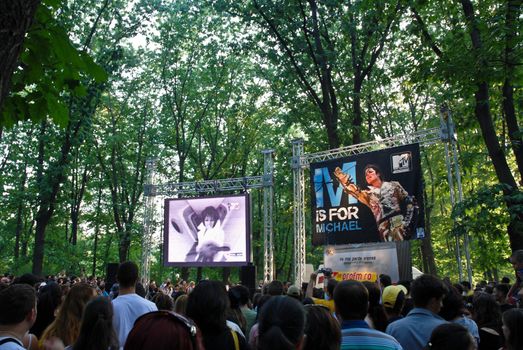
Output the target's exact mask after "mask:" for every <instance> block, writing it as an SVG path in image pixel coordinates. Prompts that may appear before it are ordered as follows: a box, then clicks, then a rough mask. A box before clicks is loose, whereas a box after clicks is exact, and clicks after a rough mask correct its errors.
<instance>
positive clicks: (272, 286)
mask: <svg viewBox="0 0 523 350" xmlns="http://www.w3.org/2000/svg"><path fill="white" fill-rule="evenodd" d="M267 294H269V295H283V283H281V282H280V281H278V280H274V281H271V282H270V283H269V284H268V285H267Z"/></svg>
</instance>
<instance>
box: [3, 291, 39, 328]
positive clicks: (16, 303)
mask: <svg viewBox="0 0 523 350" xmlns="http://www.w3.org/2000/svg"><path fill="white" fill-rule="evenodd" d="M35 307H36V293H35V290H34V288H33V287H31V286H29V285H27V284H13V285H10V286H9V287H7V288H4V289H3V290H1V291H0V325H14V324H18V323H20V322H22V321H23V320H24V319H25V318H26V317H27V315H28V314H29V313H30V312H31V310H32V309H34V308H35Z"/></svg>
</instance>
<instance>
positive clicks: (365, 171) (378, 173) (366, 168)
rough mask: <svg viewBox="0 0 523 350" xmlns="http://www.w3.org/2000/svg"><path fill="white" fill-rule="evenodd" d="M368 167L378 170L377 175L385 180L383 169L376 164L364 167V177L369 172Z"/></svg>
mask: <svg viewBox="0 0 523 350" xmlns="http://www.w3.org/2000/svg"><path fill="white" fill-rule="evenodd" d="M368 169H373V170H374V171H375V172H376V175H377V176H378V178H379V179H380V180H381V181H383V175H382V172H381V169H380V167H379V166H377V165H376V164H367V166H366V167H365V168H364V169H363V177H365V174H366V173H367V170H368Z"/></svg>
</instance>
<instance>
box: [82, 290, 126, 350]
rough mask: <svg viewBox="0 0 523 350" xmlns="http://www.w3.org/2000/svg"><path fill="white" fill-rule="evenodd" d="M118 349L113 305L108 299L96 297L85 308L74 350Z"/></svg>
mask: <svg viewBox="0 0 523 350" xmlns="http://www.w3.org/2000/svg"><path fill="white" fill-rule="evenodd" d="M97 349H114V350H117V349H118V338H117V336H116V333H115V331H114V327H113V305H112V304H111V300H110V299H108V298H106V297H96V298H94V299H93V300H91V301H90V302H88V303H87V305H86V306H85V310H84V314H83V316H82V324H81V326H80V334H79V335H78V339H77V340H76V342H75V343H74V345H73V350H97Z"/></svg>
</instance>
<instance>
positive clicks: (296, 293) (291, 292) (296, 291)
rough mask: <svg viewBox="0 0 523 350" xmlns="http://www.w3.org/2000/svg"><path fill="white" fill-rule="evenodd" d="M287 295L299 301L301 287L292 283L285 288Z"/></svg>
mask: <svg viewBox="0 0 523 350" xmlns="http://www.w3.org/2000/svg"><path fill="white" fill-rule="evenodd" d="M287 296H289V297H291V298H294V299H296V300H298V301H301V299H302V298H301V289H300V288H299V287H298V286H297V285H294V284H293V285H292V286H289V288H287Z"/></svg>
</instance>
